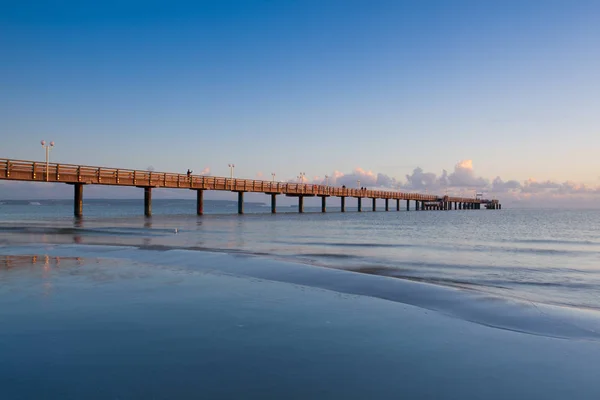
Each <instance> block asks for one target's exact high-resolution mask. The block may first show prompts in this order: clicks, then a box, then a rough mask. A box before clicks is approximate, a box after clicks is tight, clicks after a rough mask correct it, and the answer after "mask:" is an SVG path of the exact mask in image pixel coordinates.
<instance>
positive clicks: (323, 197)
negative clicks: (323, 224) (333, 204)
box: [321, 196, 327, 213]
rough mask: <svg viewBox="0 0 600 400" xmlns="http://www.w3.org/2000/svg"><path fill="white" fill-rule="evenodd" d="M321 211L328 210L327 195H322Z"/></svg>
mask: <svg viewBox="0 0 600 400" xmlns="http://www.w3.org/2000/svg"><path fill="white" fill-rule="evenodd" d="M321 212H322V213H324V212H327V197H325V196H321Z"/></svg>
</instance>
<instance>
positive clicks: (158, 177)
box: [0, 159, 502, 217]
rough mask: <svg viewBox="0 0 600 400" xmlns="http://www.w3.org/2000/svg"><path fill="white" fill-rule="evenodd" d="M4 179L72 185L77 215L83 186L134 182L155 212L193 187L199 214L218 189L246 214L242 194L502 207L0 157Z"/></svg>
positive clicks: (147, 209) (147, 210)
mask: <svg viewBox="0 0 600 400" xmlns="http://www.w3.org/2000/svg"><path fill="white" fill-rule="evenodd" d="M0 179H2V180H16V181H30V182H60V183H66V184H69V185H73V187H74V213H75V216H77V217H80V216H82V215H83V187H84V186H85V185H111V186H134V187H138V188H141V189H143V190H144V214H145V215H146V216H150V215H152V189H153V188H169V189H189V190H194V191H196V199H197V201H196V213H197V214H198V215H202V214H203V213H204V191H205V190H220V191H230V192H235V193H237V194H238V213H239V214H243V213H244V193H246V192H253V193H264V194H266V195H269V196H271V212H272V213H275V212H277V196H278V195H285V196H289V197H297V198H298V212H300V213H302V212H304V198H305V197H320V198H321V211H322V212H326V211H327V198H328V197H339V198H340V207H341V211H342V212H345V211H346V198H347V197H354V198H356V199H357V200H358V211H362V200H363V199H365V198H366V199H371V202H372V210H373V211H376V210H377V208H376V200H378V199H381V200H384V201H385V211H389V210H390V200H392V201H395V202H396V211H400V201H405V202H406V210H407V211H408V210H410V209H411V201H413V202H414V210H417V211H418V210H479V209H481V205H482V204H483V205H484V207H485V208H486V209H492V210H495V209H501V208H502V206H501V204H500V203H499V201H498V200H488V199H483V198H479V197H478V196H476V197H474V198H472V197H456V196H438V195H435V194H420V193H407V192H397V191H386V190H369V189H366V188H360V189H358V188H357V189H350V188H346V187H335V186H328V185H313V184H305V183H282V182H272V181H262V180H254V179H236V178H223V177H214V176H202V175H191V174H190V175H187V174H176V173H168V172H153V171H141V170H129V169H118V168H104V167H90V166H84V165H70V164H46V163H43V162H35V161H20V160H11V159H0Z"/></svg>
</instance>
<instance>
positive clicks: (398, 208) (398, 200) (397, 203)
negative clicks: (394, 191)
mask: <svg viewBox="0 0 600 400" xmlns="http://www.w3.org/2000/svg"><path fill="white" fill-rule="evenodd" d="M396 211H400V199H396Z"/></svg>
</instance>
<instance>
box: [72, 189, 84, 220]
mask: <svg viewBox="0 0 600 400" xmlns="http://www.w3.org/2000/svg"><path fill="white" fill-rule="evenodd" d="M73 187H74V189H75V194H74V196H73V197H74V202H73V213H74V214H75V216H76V217H77V218H81V217H82V216H83V184H82V183H76V184H75V185H74V186H73Z"/></svg>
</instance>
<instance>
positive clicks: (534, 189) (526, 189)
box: [521, 178, 561, 193]
mask: <svg viewBox="0 0 600 400" xmlns="http://www.w3.org/2000/svg"><path fill="white" fill-rule="evenodd" d="M560 188H561V184H560V183H556V182H552V181H544V182H537V181H535V180H534V179H532V178H529V179H528V180H526V181H525V182H524V183H523V186H522V187H521V192H523V193H540V192H546V191H547V190H548V189H560Z"/></svg>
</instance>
